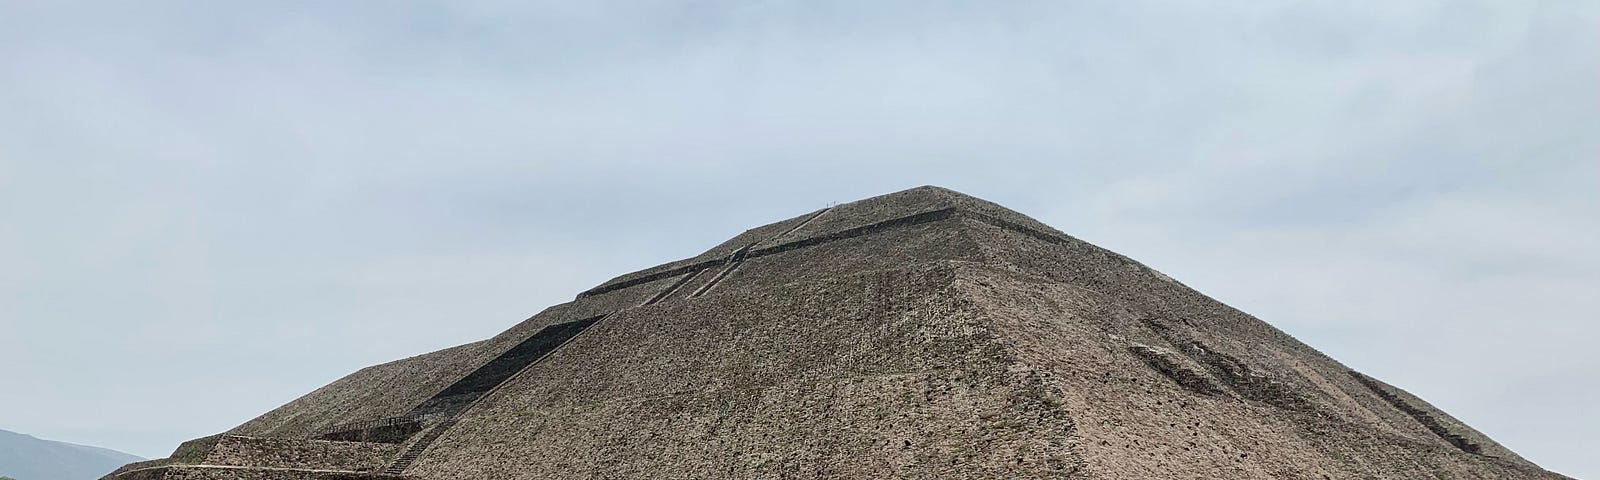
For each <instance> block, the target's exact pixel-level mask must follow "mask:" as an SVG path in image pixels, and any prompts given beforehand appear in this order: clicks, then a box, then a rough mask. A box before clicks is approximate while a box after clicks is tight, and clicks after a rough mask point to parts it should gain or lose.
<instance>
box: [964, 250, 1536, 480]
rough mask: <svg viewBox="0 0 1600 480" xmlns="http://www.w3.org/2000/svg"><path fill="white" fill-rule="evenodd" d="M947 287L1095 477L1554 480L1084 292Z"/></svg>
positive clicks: (1051, 287)
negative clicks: (1065, 425) (999, 345)
mask: <svg viewBox="0 0 1600 480" xmlns="http://www.w3.org/2000/svg"><path fill="white" fill-rule="evenodd" d="M959 278H960V280H958V281H957V282H956V285H957V287H958V290H959V291H961V292H963V295H965V296H967V297H969V298H972V299H973V302H974V304H975V305H977V306H978V308H979V309H980V311H982V312H984V313H985V316H986V317H987V318H989V319H991V320H992V321H993V322H994V328H995V331H997V332H999V334H1000V335H1001V337H1002V342H1003V343H1004V344H1006V345H1008V346H1009V347H1010V348H1011V349H1012V351H1013V355H1014V356H1015V357H1016V358H1018V359H1019V362H1021V363H1023V364H1027V365H1030V366H1032V367H1036V368H1038V369H1039V372H1040V374H1041V376H1043V377H1044V378H1045V379H1046V382H1047V383H1048V384H1050V385H1052V386H1053V391H1054V392H1055V393H1056V394H1057V395H1059V396H1060V397H1061V398H1062V401H1063V403H1064V404H1065V405H1066V410H1067V411H1069V412H1071V414H1072V415H1073V418H1074V419H1075V420H1076V421H1077V424H1078V428H1079V433H1080V435H1081V436H1082V437H1083V438H1084V439H1085V442H1084V445H1083V447H1082V448H1083V454H1084V456H1085V458H1086V460H1087V462H1088V465H1087V470H1088V472H1090V473H1092V474H1094V475H1095V476H1096V478H1261V479H1344V478H1372V479H1396V480H1400V479H1416V478H1440V479H1455V478H1481V479H1506V480H1510V479H1533V478H1548V479H1559V478H1565V477H1562V476H1560V475H1556V474H1552V473H1549V472H1544V471H1542V470H1540V469H1538V468H1537V467H1535V466H1533V465H1532V464H1528V463H1526V462H1525V461H1522V460H1521V459H1519V458H1515V457H1513V458H1495V457H1490V456H1485V455H1478V454H1472V453H1468V452H1464V451H1462V450H1460V449H1457V448H1455V447H1454V446H1452V445H1450V444H1448V443H1445V442H1443V441H1441V440H1440V439H1439V438H1438V437H1437V436H1435V435H1432V434H1431V432H1428V431H1427V430H1426V429H1425V428H1421V426H1420V425H1417V424H1416V422H1415V421H1414V420H1411V421H1410V423H1408V424H1405V426H1406V427H1407V428H1397V427H1395V426H1393V425H1391V424H1390V423H1389V420H1388V419H1385V418H1382V417H1380V416H1378V415H1376V414H1374V413H1372V410H1373V409H1377V410H1380V411H1381V410H1384V409H1387V408H1388V407H1387V406H1384V405H1377V404H1374V403H1372V402H1352V401H1351V400H1350V399H1349V398H1344V399H1339V398H1335V397H1336V396H1338V395H1335V394H1328V393H1327V392H1324V391H1321V390H1320V389H1319V388H1317V387H1315V386H1312V385H1310V381H1308V380H1306V379H1305V378H1304V377H1299V378H1296V376H1298V375H1300V374H1284V373H1281V372H1293V371H1294V370H1295V369H1293V368H1288V367H1285V366H1284V365H1283V364H1281V363H1278V364H1263V363H1257V361H1256V360H1253V359H1252V360H1243V358H1246V356H1245V355H1244V353H1243V352H1239V351H1229V352H1221V351H1210V352H1204V353H1203V352H1192V351H1191V352H1184V351H1182V350H1180V349H1181V348H1183V347H1182V346H1174V345H1171V344H1170V343H1168V340H1167V339H1166V337H1165V336H1164V335H1162V334H1161V333H1158V332H1155V331H1152V330H1151V329H1149V328H1146V327H1145V326H1144V322H1143V319H1144V318H1146V316H1147V314H1146V313H1145V312H1140V311H1138V310H1137V305H1130V304H1127V303H1125V302H1121V301H1119V300H1116V299H1114V298H1108V297H1107V296H1105V295H1103V294H1100V293H1098V292H1094V291H1091V290H1088V289H1085V288H1081V287H1077V286H1073V285H1066V284H1061V283H1058V282H1055V281H1051V280H1049V279H1045V278H1041V277H1037V276H1030V275H1024V274H1020V273H1017V272H1011V271H1005V270H1002V269H995V268H987V267H968V268H964V269H963V270H962V271H961V275H960V277H959ZM1202 341H1210V342H1215V343H1217V344H1221V342H1219V341H1217V339H1216V338H1215V337H1203V340H1202ZM1152 345H1159V346H1154V347H1153V346H1152ZM1256 347H1257V348H1268V349H1272V348H1277V347H1276V346H1269V345H1260V344H1258V345H1256ZM1323 358H1325V357H1323ZM1302 360H1303V361H1304V362H1305V363H1306V364H1316V363H1320V362H1323V361H1326V360H1323V359H1321V358H1313V359H1302ZM1305 371H1308V372H1315V371H1316V369H1305ZM1324 388H1332V389H1334V391H1335V393H1336V394H1342V393H1343V392H1344V391H1343V388H1344V387H1339V386H1331V387H1330V386H1327V385H1324ZM1357 393H1359V392H1357Z"/></svg>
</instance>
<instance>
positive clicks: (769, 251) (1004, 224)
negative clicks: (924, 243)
mask: <svg viewBox="0 0 1600 480" xmlns="http://www.w3.org/2000/svg"><path fill="white" fill-rule="evenodd" d="M952 218H966V219H971V220H977V221H980V222H983V223H987V224H989V225H992V226H995V227H999V228H1003V229H1006V230H1010V231H1014V232H1017V233H1022V234H1025V235H1028V236H1030V237H1033V238H1036V239H1039V240H1044V241H1047V242H1050V243H1055V244H1066V243H1073V242H1081V240H1078V239H1076V238H1072V237H1070V236H1066V235H1058V234H1054V233H1050V232H1044V231H1040V230H1038V229H1035V228H1032V227H1029V226H1027V225H1023V224H1020V223H1016V222H1011V221H1007V220H1004V219H1001V218H999V217H996V216H993V215H989V214H987V213H983V212H980V211H977V210H975V209H971V208H967V207H962V206H946V207H943V208H938V209H933V210H925V211H922V212H918V213H913V214H910V215H903V216H900V217H895V218H891V219H888V220H883V221H879V222H875V223H871V224H867V225H861V226H858V227H854V228H848V229H844V230H840V231H836V232H832V233H826V234H822V235H816V236H812V237H807V238H802V239H798V240H791V241H788V242H784V243H781V244H778V245H773V246H769V247H762V248H753V249H751V250H749V252H748V253H747V255H746V257H745V258H758V257H764V256H767V255H773V254H778V253H783V252H787V251H791V250H797V249H802V248H806V247H811V246H815V245H820V244H823V243H828V242H832V241H836V240H843V239H847V238H855V237H860V236H866V235H871V234H874V233H878V232H880V231H884V230H888V229H892V228H896V227H904V226H912V225H920V224H924V223H932V222H938V221H943V220H949V219H952ZM1119 256H1120V255H1119ZM1124 259H1125V257H1124ZM684 260H688V259H683V260H676V261H673V262H667V263H664V264H661V265H657V266H656V267H650V268H645V269H642V270H638V271H636V272H635V273H637V272H644V271H648V270H650V269H652V268H658V267H660V266H664V265H672V264H674V263H678V262H682V261H684ZM730 261H731V259H729V258H718V259H712V260H706V261H703V262H697V263H692V264H688V265H683V266H679V267H676V268H672V269H668V270H663V271H660V272H656V273H652V274H649V275H643V276H638V277H633V278H628V279H626V280H621V281H613V282H610V283H606V284H602V285H600V286H597V287H594V288H591V289H589V290H585V291H583V292H581V293H579V294H578V297H577V298H585V297H591V296H594V295H599V294H603V293H607V292H612V291H616V290H621V289H624V288H628V287H633V286H637V285H642V284H646V283H650V282H654V281H657V280H663V279H667V278H673V277H677V276H679V275H684V274H687V273H692V272H695V271H698V270H702V269H706V268H713V267H719V266H723V265H727V264H728V263H729V262H730ZM1129 261H1131V260H1129ZM1135 263H1137V262H1135Z"/></svg>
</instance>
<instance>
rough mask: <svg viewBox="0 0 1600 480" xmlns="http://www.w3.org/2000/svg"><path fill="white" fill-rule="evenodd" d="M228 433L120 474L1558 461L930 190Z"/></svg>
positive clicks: (615, 474)
mask: <svg viewBox="0 0 1600 480" xmlns="http://www.w3.org/2000/svg"><path fill="white" fill-rule="evenodd" d="M585 319H590V320H594V323H592V324H585V329H584V330H582V331H581V332H578V333H576V334H575V335H572V336H570V340H566V341H565V343H563V344H561V345H560V346H559V347H557V348H555V349H554V350H551V351H550V352H549V353H548V354H545V355H543V356H541V357H539V358H537V359H536V360H533V361H531V362H526V365H525V366H524V365H523V363H517V366H518V367H519V368H520V370H519V371H518V372H516V373H515V374H512V375H500V374H496V375H487V376H483V378H491V379H493V380H494V382H497V383H496V384H495V385H493V386H492V387H491V386H490V385H487V384H485V385H477V383H475V382H476V381H469V382H467V383H472V384H473V385H474V388H473V391H474V392H481V393H482V394H481V396H478V395H477V393H475V394H474V396H473V400H472V401H471V403H467V404H464V405H461V406H460V408H454V407H452V408H451V409H446V410H444V411H442V412H443V413H437V412H436V413H435V414H433V415H434V416H432V417H429V418H427V419H426V423H425V424H422V423H419V424H421V425H426V426H425V427H424V428H420V429H417V430H416V432H420V433H415V432H414V433H410V434H409V436H408V437H406V438H405V439H404V440H403V441H401V442H400V443H398V444H383V445H385V446H384V447H382V448H371V449H368V448H366V447H360V448H356V447H348V448H347V447H344V446H334V447H330V446H329V445H325V444H307V443H295V442H305V441H306V440H305V438H306V437H308V436H313V435H314V434H315V433H316V432H319V431H326V430H327V429H329V428H337V427H338V426H340V425H347V424H360V423H361V422H373V421H380V422H381V421H386V420H385V419H388V418H393V416H395V415H401V414H403V413H404V412H407V411H413V410H414V409H415V408H416V407H417V406H418V405H422V404H423V402H425V401H427V400H428V399H430V398H435V397H436V396H437V395H438V394H439V393H441V392H444V391H445V390H446V388H447V387H448V386H450V385H452V384H457V382H458V381H460V380H461V379H462V378H463V377H465V376H467V375H469V374H470V373H471V372H474V371H480V375H481V371H482V370H479V369H480V367H483V366H484V365H486V364H490V365H496V363H493V362H495V361H496V360H495V359H497V358H499V359H501V360H500V361H501V362H502V363H503V362H504V359H505V358H507V357H506V356H507V355H508V353H507V352H511V353H510V355H513V356H515V351H514V350H511V349H513V348H514V347H515V346H516V345H519V344H523V343H522V342H524V341H525V340H527V339H529V338H530V336H533V335H534V334H535V332H538V331H540V330H541V329H543V328H545V327H548V326H550V325H556V324H563V323H567V322H574V321H580V320H585ZM490 370H494V369H490ZM495 371H498V370H495ZM435 400H436V401H437V399H436V398H435ZM231 433H234V434H248V435H251V436H254V437H270V439H267V440H252V441H250V442H243V441H234V440H229V439H230V438H235V437H208V438H207V439H202V440H197V441H195V442H191V443H188V444H185V447H184V448H180V450H179V452H176V453H175V455H174V457H173V458H172V459H167V460H163V461H158V462H150V463H145V464H140V465H133V466H130V467H128V468H125V469H123V470H120V471H119V472H120V473H118V474H114V475H113V477H116V478H123V479H131V478H249V479H269V478H271V479H290V478H398V477H385V476H384V475H387V474H400V473H403V474H405V476H406V477H408V478H420V479H440V480H444V479H458V478H486V479H578V478H651V479H662V478H681V479H709V478H726V479H755V478H768V479H787V478H795V479H800V478H804V479H813V478H836V479H846V478H850V479H854V478H925V479H934V478H974V479H984V478H993V479H1001V478H1006V479H1010V478H1041V479H1042V478H1053V479H1167V478H1259V479H1302V478H1303V479H1345V478H1367V479H1416V478H1438V479H1457V478H1480V479H1560V478H1565V477H1562V476H1560V475H1557V474H1554V473H1550V472H1546V471H1544V470H1542V469H1540V468H1538V467H1537V466H1536V465H1534V464H1532V463H1530V462H1528V461H1526V460H1525V459H1522V458H1521V457H1519V456H1517V455H1516V454H1515V453H1512V452H1511V451H1510V450H1507V449H1505V448H1504V447H1503V446H1501V445H1499V444H1498V443H1495V442H1494V441H1493V440H1491V439H1489V438H1488V437H1486V436H1484V435H1482V434H1481V433H1479V432H1477V431H1475V430H1472V429H1471V428H1470V427H1468V426H1466V425H1465V424H1463V423H1461V422H1460V421H1458V420H1456V419H1454V418H1451V417H1450V416H1449V415H1447V414H1445V413H1444V412H1441V411H1439V410H1438V409H1436V408H1434V407H1433V406H1431V405H1429V404H1428V403H1427V402H1425V401H1423V400H1422V399H1419V398H1416V397H1415V396H1412V395H1410V394H1408V393H1405V392H1404V391H1403V390H1400V389H1399V388H1395V387H1393V386H1390V385H1387V384H1384V383H1382V382H1379V381H1377V380H1376V379H1371V378H1370V377H1366V376H1365V375H1361V374H1358V373H1354V372H1351V371H1350V370H1349V369H1348V368H1346V367H1344V366H1343V365H1341V364H1339V363H1338V362H1337V361H1334V360H1333V359H1331V358H1328V357H1327V356H1325V355H1322V354H1321V353H1319V352H1317V351H1316V350H1315V349H1313V348H1311V347H1310V346H1307V345H1305V344H1303V343H1300V342H1298V341H1296V340H1295V339H1293V338H1290V337H1289V336H1288V335H1286V334H1284V333H1283V332H1281V331H1279V330H1277V329H1275V328H1273V327H1272V326H1271V325H1268V324H1267V323H1265V322H1262V321H1260V320H1258V319H1256V318H1254V317H1251V316H1249V315H1247V314H1245V313H1243V312H1240V311H1238V310H1235V309H1233V308H1230V307H1228V306H1227V305H1223V304H1221V303H1219V302H1217V301H1215V300H1213V299H1211V298H1209V297H1206V296H1205V295H1202V294H1200V293H1199V292H1196V291H1194V290H1192V289H1189V288H1187V287H1185V286H1184V285H1183V284H1182V283H1179V282H1177V281H1176V280H1173V279H1171V278H1169V277H1167V276H1165V275H1162V274H1161V273H1159V272H1156V271H1154V270H1152V269H1150V268H1148V267H1145V266H1144V265H1141V264H1139V263H1137V262H1135V261H1133V260H1131V259H1128V258H1126V257H1123V256H1121V255H1118V254H1115V253H1112V252H1110V251H1107V250H1104V249H1101V248H1098V247H1095V246H1093V245H1090V244H1088V243H1085V242H1083V241H1080V240H1077V239H1075V238H1072V237H1070V236H1067V235H1065V234H1062V233H1061V232H1059V231H1055V230H1053V229H1051V228H1049V227H1048V226H1044V225H1043V224H1040V223H1039V222H1037V221H1034V220H1033V219H1030V218H1027V217H1026V216H1023V215H1021V214H1018V213H1016V212H1012V211H1010V210H1006V209H1004V208H1002V207H999V206H998V205H994V204H992V203H989V202H985V201H982V200H979V199H975V198H972V197H968V196H965V195H961V194H959V193H956V192H952V191H949V190H945V189H940V188H936V187H923V188H917V189H912V190H908V191H904V192H897V193H894V194H890V195H885V196H882V197H875V198H872V199H867V200H863V201H861V202H855V203H850V204H845V205H839V206H836V207H832V208H829V209H825V210H821V211H817V212H812V213H808V214H804V215H800V216H796V217H794V218H791V219H788V220H784V221H781V222H777V223H774V224H770V225H766V226H761V227H756V228H753V229H750V230H748V231H746V232H745V233H744V234H741V235H739V236H737V237H735V238H733V239H731V240H729V241H728V242H724V243H723V244H721V245H718V246H716V247H714V248H712V249H711V250H709V251H707V252H706V253H704V254H701V255H699V256H696V257H692V258H689V259H685V260H682V261H678V262H671V263H668V264H665V265H661V266H657V267H652V268H649V269H645V270H642V271H640V272H634V273H631V274H626V275H622V276H620V277H618V278H616V279H613V280H612V281H608V282H606V283H605V284H602V285H600V286H597V287H596V288H595V289H591V290H589V291H587V292H584V293H583V294H581V295H580V296H579V298H578V299H577V300H575V301H573V302H569V303H566V304H562V305H557V306H554V307H551V308H549V309H546V310H545V311H543V312H541V313H540V314H538V315H535V316H534V317H532V318H530V319H529V320H527V321H525V322H522V323H520V324H518V325H516V326H513V327H512V328H511V329H509V330H507V331H506V332H505V333H502V334H500V335H497V336H495V337H494V338H491V339H489V340H485V341H483V342H477V343H473V344H468V345H464V346H461V347H456V348H453V349H447V350H442V351H439V352H435V353H431V354H427V355H423V356H419V357H413V358H410V359H406V360H401V361H397V362H392V363H389V364H384V365H379V366H376V367H371V368H369V369H365V370H362V371H360V372H357V373H355V374H352V375H351V376H349V377H346V378H344V379H341V380H339V381H337V382H335V383H333V384H330V385H329V386H327V387H324V388H322V389H319V390H317V391H316V392H312V393H311V394H309V395H307V396H305V397H302V398H301V399H298V400H295V401H294V402H291V403H290V404H288V405H285V406H284V407H281V408H279V409H277V410H274V411H273V412H269V413H268V414H266V415H263V416H262V417H260V418H257V419H255V420H252V421H250V422H247V423H246V424H244V425H241V426H240V427H238V428H236V429H234V430H233V431H232V432H231ZM273 442H282V444H281V445H279V444H276V443H273ZM358 445H371V444H364V443H363V444H358ZM309 447H317V448H309ZM308 448H309V449H308ZM319 452H320V453H319ZM337 452H343V453H337ZM341 455H343V456H342V457H341ZM334 457H338V458H339V459H337V460H331V459H333V458H334ZM380 457H381V458H380ZM319 458H321V459H323V460H326V461H323V460H318V459H319ZM211 462H225V463H228V464H229V465H234V466H232V467H227V468H224V467H220V466H208V465H203V463H211ZM281 467H296V468H281ZM379 467H381V468H379Z"/></svg>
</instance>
